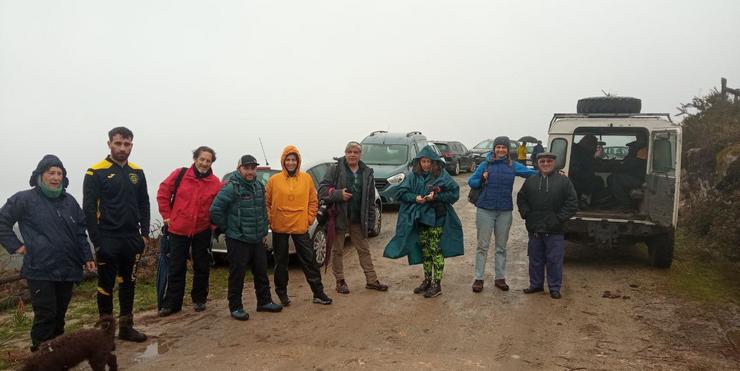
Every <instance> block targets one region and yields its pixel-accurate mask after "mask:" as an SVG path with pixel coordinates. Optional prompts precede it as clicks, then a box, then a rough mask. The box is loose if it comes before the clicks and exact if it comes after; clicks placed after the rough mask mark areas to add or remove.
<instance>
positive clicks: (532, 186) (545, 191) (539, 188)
mask: <svg viewBox="0 0 740 371" xmlns="http://www.w3.org/2000/svg"><path fill="white" fill-rule="evenodd" d="M555 158H556V156H555V154H553V153H550V152H543V153H540V154H539V155H538V156H537V165H538V168H539V170H540V172H539V173H538V174H537V175H535V176H531V177H529V178H527V180H526V181H525V182H524V185H523V186H522V189H521V190H519V193H518V194H517V199H516V203H517V206H518V207H519V214H521V216H522V219H524V220H525V221H526V225H527V231H528V232H529V244H528V248H527V254H528V255H529V287H528V288H526V289H524V293H525V294H531V293H534V292H540V291H544V280H545V267H547V284H548V286H549V289H550V297H552V298H553V299H560V297H561V295H560V287H561V285H562V281H563V256H564V255H565V239H564V237H563V225H564V224H565V222H566V221H568V219H570V218H571V217H573V216H574V215H575V214H576V211H577V210H578V196H576V190H575V188H574V187H573V183H572V182H571V181H570V179H568V177H566V176H564V175H562V174H559V173H558V172H556V171H555Z"/></svg>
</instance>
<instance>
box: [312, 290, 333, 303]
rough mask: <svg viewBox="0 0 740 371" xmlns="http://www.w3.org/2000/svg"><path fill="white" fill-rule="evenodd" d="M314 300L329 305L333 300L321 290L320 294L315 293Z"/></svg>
mask: <svg viewBox="0 0 740 371" xmlns="http://www.w3.org/2000/svg"><path fill="white" fill-rule="evenodd" d="M313 302H314V304H323V305H329V304H331V302H332V300H331V298H330V297H328V296H326V294H325V293H323V292H320V293H318V294H314V296H313Z"/></svg>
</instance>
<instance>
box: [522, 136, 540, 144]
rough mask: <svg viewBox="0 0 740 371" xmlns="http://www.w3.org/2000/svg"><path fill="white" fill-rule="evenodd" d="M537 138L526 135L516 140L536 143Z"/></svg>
mask: <svg viewBox="0 0 740 371" xmlns="http://www.w3.org/2000/svg"><path fill="white" fill-rule="evenodd" d="M537 140H538V139H537V138H535V137H532V136H529V135H527V136H523V137H521V138H519V140H518V142H520V143H521V142H527V143H537Z"/></svg>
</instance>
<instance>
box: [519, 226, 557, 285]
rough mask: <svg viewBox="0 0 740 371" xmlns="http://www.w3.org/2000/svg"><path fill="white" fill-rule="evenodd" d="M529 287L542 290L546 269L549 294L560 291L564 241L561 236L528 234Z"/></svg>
mask: <svg viewBox="0 0 740 371" xmlns="http://www.w3.org/2000/svg"><path fill="white" fill-rule="evenodd" d="M527 247H528V249H527V254H528V255H529V287H532V288H542V287H543V286H544V284H545V267H547V286H548V287H549V289H550V292H553V291H560V287H561V286H562V284H563V257H564V256H565V239H564V238H563V234H562V233H560V234H545V233H532V232H530V233H529V244H528V246H527Z"/></svg>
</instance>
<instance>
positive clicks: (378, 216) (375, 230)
mask: <svg viewBox="0 0 740 371" xmlns="http://www.w3.org/2000/svg"><path fill="white" fill-rule="evenodd" d="M382 218H383V207H382V206H381V205H380V203H377V202H376V203H375V223H374V225H373V226H372V227H370V230H369V231H368V232H367V235H368V236H370V237H375V236H377V235H379V234H380V227H381V226H382V225H383V219H382Z"/></svg>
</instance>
